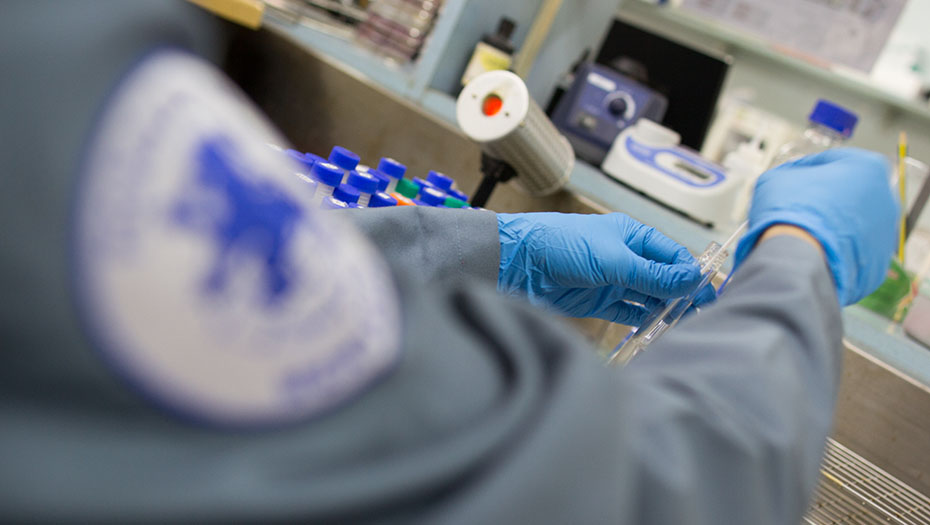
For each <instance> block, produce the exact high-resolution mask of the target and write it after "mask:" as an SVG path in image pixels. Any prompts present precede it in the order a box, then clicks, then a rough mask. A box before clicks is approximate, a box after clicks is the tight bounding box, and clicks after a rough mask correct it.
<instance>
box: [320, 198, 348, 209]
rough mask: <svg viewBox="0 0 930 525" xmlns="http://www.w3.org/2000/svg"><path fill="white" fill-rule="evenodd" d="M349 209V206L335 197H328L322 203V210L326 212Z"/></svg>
mask: <svg viewBox="0 0 930 525" xmlns="http://www.w3.org/2000/svg"><path fill="white" fill-rule="evenodd" d="M348 207H349V205H348V204H346V203H345V202H343V201H341V200H339V199H337V198H335V197H326V198H325V199H323V202H321V203H320V208H323V209H324V210H339V209H344V208H348Z"/></svg>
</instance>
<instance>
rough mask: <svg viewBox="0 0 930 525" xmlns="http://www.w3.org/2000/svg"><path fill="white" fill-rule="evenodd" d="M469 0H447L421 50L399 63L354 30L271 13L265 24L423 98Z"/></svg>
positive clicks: (372, 79)
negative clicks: (356, 36)
mask: <svg viewBox="0 0 930 525" xmlns="http://www.w3.org/2000/svg"><path fill="white" fill-rule="evenodd" d="M466 2H467V0H446V1H445V3H444V4H443V6H442V11H441V12H440V15H439V16H438V17H437V18H436V22H435V24H434V25H433V28H432V30H431V31H430V34H429V36H428V37H427V39H426V41H425V42H424V44H423V48H422V49H421V50H420V56H419V57H418V58H417V59H416V60H415V61H413V62H411V63H409V64H395V63H393V62H390V61H388V60H387V59H385V58H384V57H382V56H380V55H377V54H375V53H373V52H371V51H370V50H368V49H365V48H364V47H363V46H362V45H360V44H358V43H357V42H354V41H353V40H351V37H350V36H349V35H350V33H345V32H334V31H331V30H327V28H326V26H325V25H322V24H319V27H311V26H310V25H308V24H314V22H313V21H310V20H303V21H302V22H295V21H291V20H286V19H284V18H281V17H278V16H268V17H266V18H265V20H264V21H263V23H264V25H265V26H266V27H268V28H270V29H272V30H274V31H276V32H279V33H281V34H283V35H285V36H287V37H289V38H291V39H292V40H294V41H295V42H297V43H298V44H300V45H301V46H302V47H304V48H305V49H308V50H309V51H311V52H313V53H314V54H316V55H317V56H319V57H320V58H322V59H324V60H327V61H329V62H331V63H333V64H334V65H337V66H338V67H340V68H341V69H343V70H344V71H347V72H349V73H351V74H353V76H356V77H358V78H361V79H362V80H365V81H367V82H368V83H369V84H371V85H374V86H377V87H378V88H381V89H386V90H388V91H390V92H393V93H395V94H397V95H400V96H402V97H405V98H408V99H411V100H415V101H419V99H420V98H421V97H422V96H423V93H424V91H425V90H426V88H427V86H428V85H429V83H430V81H431V80H432V78H433V76H434V74H435V73H436V69H437V68H438V67H439V64H440V62H441V61H442V58H443V54H444V52H445V50H446V46H447V44H448V42H449V39H450V38H451V36H452V33H453V32H454V30H455V26H456V24H457V22H458V20H459V18H460V17H461V15H462V13H463V10H464V8H465V4H466Z"/></svg>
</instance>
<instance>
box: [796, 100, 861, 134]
mask: <svg viewBox="0 0 930 525" xmlns="http://www.w3.org/2000/svg"><path fill="white" fill-rule="evenodd" d="M807 118H808V119H809V120H810V121H811V122H814V123H817V124H822V125H824V126H826V127H828V128H830V129H832V130H834V131H836V132H837V133H839V134H840V135H843V136H844V137H849V136H851V135H852V133H853V129H854V128H855V127H856V122H858V121H859V117H858V116H856V114H855V113H853V112H852V111H849V110H848V109H846V108H844V107H843V106H840V105H839V104H834V103H833V102H830V101H829V100H824V99H820V100H818V101H817V103H816V104H814V109H813V110H811V114H810V116H809V117H807Z"/></svg>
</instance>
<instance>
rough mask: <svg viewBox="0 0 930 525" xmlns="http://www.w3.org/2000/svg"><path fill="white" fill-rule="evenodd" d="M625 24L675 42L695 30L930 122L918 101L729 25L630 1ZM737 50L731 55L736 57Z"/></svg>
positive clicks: (928, 108) (927, 108)
mask: <svg viewBox="0 0 930 525" xmlns="http://www.w3.org/2000/svg"><path fill="white" fill-rule="evenodd" d="M618 16H619V17H620V18H621V19H623V20H624V21H627V22H631V23H633V24H635V25H639V26H644V27H646V28H647V29H649V30H650V31H654V32H657V33H659V34H662V35H664V36H667V37H669V38H672V39H674V40H681V39H682V31H681V30H682V29H684V30H687V31H692V32H694V33H697V34H698V35H701V36H703V37H706V38H710V39H712V40H714V41H716V42H720V43H722V44H725V45H726V46H730V47H732V48H733V49H735V50H741V51H746V52H749V53H752V54H754V55H758V56H761V57H764V58H767V59H769V60H772V61H774V62H777V63H779V64H782V65H785V66H788V67H791V68H793V69H796V70H798V71H801V72H803V73H805V74H807V75H810V76H812V77H815V78H817V79H818V80H821V81H823V82H825V83H828V84H832V85H834V86H837V87H839V88H842V89H845V90H848V91H851V92H853V93H855V94H858V95H860V96H862V97H865V98H869V99H872V100H875V101H878V102H881V103H883V104H887V105H889V106H892V107H894V108H896V109H898V110H901V111H904V112H906V113H908V114H910V115H913V116H915V117H918V118H921V119H925V120H927V121H928V122H930V105H927V104H925V103H921V102H920V101H917V100H909V99H906V98H903V97H901V96H898V95H896V94H894V93H890V92H888V91H885V90H883V89H881V88H880V87H878V86H876V85H874V84H872V83H871V82H870V81H869V80H868V77H867V76H866V75H864V74H863V73H860V72H858V71H853V70H848V69H846V68H842V67H832V68H829V67H824V66H822V65H818V64H815V63H813V62H809V61H806V60H804V59H802V58H800V57H798V56H794V55H789V54H786V53H784V52H782V51H780V50H779V49H777V48H776V47H775V46H773V45H771V44H769V43H767V42H765V41H763V40H762V39H760V38H758V37H756V36H754V35H752V34H751V33H748V32H744V31H741V30H738V29H734V28H732V27H730V26H728V25H725V24H722V23H720V22H717V21H714V20H712V19H709V18H706V17H702V16H700V15H697V14H692V13H689V12H686V11H682V10H681V9H679V8H675V7H661V6H654V5H649V4H646V3H644V2H626V3H624V4H623V6H622V7H621V9H620V10H619V11H618ZM733 49H730V50H728V52H729V53H733V54H735V51H734V50H733Z"/></svg>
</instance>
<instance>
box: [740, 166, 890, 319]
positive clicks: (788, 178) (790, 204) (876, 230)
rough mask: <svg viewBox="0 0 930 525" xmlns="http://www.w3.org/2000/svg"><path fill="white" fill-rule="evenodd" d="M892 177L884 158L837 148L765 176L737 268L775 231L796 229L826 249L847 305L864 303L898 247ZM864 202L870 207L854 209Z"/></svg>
mask: <svg viewBox="0 0 930 525" xmlns="http://www.w3.org/2000/svg"><path fill="white" fill-rule="evenodd" d="M888 173H889V166H888V161H887V160H886V159H885V157H884V156H883V155H879V154H878V153H874V152H870V151H865V150H859V149H854V148H835V149H830V150H827V151H824V152H822V153H818V154H815V155H810V156H807V157H804V158H802V159H799V160H797V161H795V162H789V163H787V164H782V165H780V166H778V167H776V168H773V169H771V170H769V171H767V172H765V173H763V174H762V176H761V177H759V182H758V183H756V190H755V193H754V195H753V203H752V208H751V209H750V211H749V231H748V232H747V233H746V235H745V236H744V237H743V239H742V240H740V242H739V245H738V246H737V248H736V253H735V260H734V262H735V265H734V266H738V265H739V264H740V263H741V262H742V261H743V260H744V259H745V258H746V257H747V256H748V255H749V252H750V251H751V250H752V248H753V246H754V245H755V244H756V241H758V239H759V236H761V235H762V233H763V232H764V231H765V230H766V229H768V228H769V227H770V226H772V225H775V224H793V225H795V226H798V227H800V228H802V229H804V230H806V231H807V232H808V233H809V234H811V235H812V236H813V237H814V238H815V239H817V241H818V242H819V243H820V244H821V246H823V250H824V253H825V254H826V260H827V265H828V266H829V268H830V272H831V273H832V274H833V280H834V281H835V283H836V288H837V295H838V297H839V301H840V304H842V305H844V306H845V305H849V304H852V303H854V302H856V301H858V300H859V299H862V298H863V297H865V295H867V294H868V293H870V292H872V291H873V290H875V289H876V288H877V287H878V285H879V284H881V282H882V280H883V279H884V277H885V270H886V269H887V268H888V261H889V260H890V259H891V256H892V254H893V252H894V248H895V243H896V242H897V239H896V238H895V235H894V232H895V228H896V227H897V221H898V204H897V202H896V199H895V197H894V196H893V195H892V192H891V185H890V184H889V183H888ZM861 202H868V203H869V206H867V207H865V208H863V207H857V206H856V205H855V203H861Z"/></svg>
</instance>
